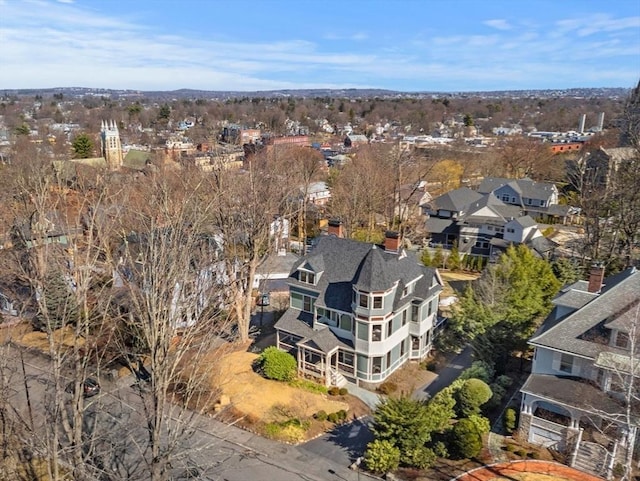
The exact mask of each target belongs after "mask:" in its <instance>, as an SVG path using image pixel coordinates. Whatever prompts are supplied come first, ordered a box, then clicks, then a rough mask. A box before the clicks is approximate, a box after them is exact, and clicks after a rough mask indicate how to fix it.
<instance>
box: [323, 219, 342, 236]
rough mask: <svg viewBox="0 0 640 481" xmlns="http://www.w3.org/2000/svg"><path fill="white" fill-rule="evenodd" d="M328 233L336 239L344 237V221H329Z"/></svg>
mask: <svg viewBox="0 0 640 481" xmlns="http://www.w3.org/2000/svg"><path fill="white" fill-rule="evenodd" d="M327 233H328V234H329V235H334V236H336V237H344V232H343V231H342V221H341V220H340V219H331V220H330V221H329V228H328V230H327Z"/></svg>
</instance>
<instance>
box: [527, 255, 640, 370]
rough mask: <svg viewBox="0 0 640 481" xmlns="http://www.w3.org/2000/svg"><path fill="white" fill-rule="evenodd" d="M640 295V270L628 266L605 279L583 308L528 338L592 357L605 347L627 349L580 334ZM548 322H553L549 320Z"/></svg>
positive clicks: (546, 345) (538, 342) (606, 349)
mask: <svg viewBox="0 0 640 481" xmlns="http://www.w3.org/2000/svg"><path fill="white" fill-rule="evenodd" d="M639 296H640V271H637V270H636V269H635V268H633V267H632V268H630V269H627V270H625V271H623V272H621V273H619V274H617V275H616V276H610V277H608V278H606V279H605V287H604V288H603V289H602V291H601V293H600V295H599V296H598V297H596V298H595V299H593V300H592V301H591V302H589V303H587V304H586V305H585V306H584V307H582V308H581V309H579V310H577V311H575V312H573V313H572V314H569V315H568V316H567V317H565V318H564V319H563V320H562V321H561V322H557V324H556V325H554V326H553V327H551V328H549V329H546V330H545V329H544V326H543V327H542V328H541V331H542V332H541V334H538V335H537V336H535V337H533V338H532V339H530V340H529V343H530V344H533V345H534V346H541V347H547V348H550V349H554V350H559V351H565V352H569V353H572V354H578V355H580V356H585V357H588V358H591V359H595V358H596V356H597V355H598V354H599V353H600V352H602V351H611V352H620V353H624V351H622V350H620V349H617V348H615V347H611V346H605V345H603V344H600V343H596V342H592V341H589V340H586V339H582V338H581V336H582V335H583V334H584V333H586V332H587V331H589V330H590V329H593V328H595V327H596V326H598V325H599V324H601V323H604V322H605V320H607V319H610V318H611V319H613V316H615V315H616V314H617V313H619V312H620V311H621V310H622V309H624V307H625V306H628V305H630V304H632V303H634V302H636V301H637V300H638V298H639ZM549 322H554V321H552V320H550V321H549Z"/></svg>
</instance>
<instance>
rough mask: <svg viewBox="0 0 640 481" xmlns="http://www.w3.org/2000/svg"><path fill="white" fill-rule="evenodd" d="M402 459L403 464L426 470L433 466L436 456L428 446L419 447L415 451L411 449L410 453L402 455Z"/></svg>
mask: <svg viewBox="0 0 640 481" xmlns="http://www.w3.org/2000/svg"><path fill="white" fill-rule="evenodd" d="M400 459H401V461H402V463H403V464H406V465H407V466H412V467H414V468H418V469H426V468H428V467H429V466H431V465H432V464H433V463H434V462H435V460H436V454H435V453H434V452H433V450H431V449H429V448H427V447H426V446H419V447H417V448H415V449H411V450H409V451H408V452H406V453H404V454H401V456H400Z"/></svg>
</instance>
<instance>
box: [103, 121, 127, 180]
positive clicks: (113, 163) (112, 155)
mask: <svg viewBox="0 0 640 481" xmlns="http://www.w3.org/2000/svg"><path fill="white" fill-rule="evenodd" d="M100 141H101V142H100V143H101V150H102V156H103V157H104V158H105V160H106V161H107V167H108V168H109V170H118V169H119V168H120V167H122V161H123V156H122V144H121V143H120V132H119V131H118V126H117V125H116V123H115V122H114V121H113V120H108V121H106V120H103V121H102V126H101V128H100Z"/></svg>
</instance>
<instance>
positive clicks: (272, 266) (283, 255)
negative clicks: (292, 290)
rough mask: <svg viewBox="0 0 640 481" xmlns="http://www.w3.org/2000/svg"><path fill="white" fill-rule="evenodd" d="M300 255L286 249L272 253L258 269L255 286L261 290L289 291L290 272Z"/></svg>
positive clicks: (254, 281) (254, 280)
mask: <svg viewBox="0 0 640 481" xmlns="http://www.w3.org/2000/svg"><path fill="white" fill-rule="evenodd" d="M298 259H300V256H298V255H296V254H294V253H292V252H286V251H284V252H283V251H280V252H278V254H270V255H269V256H268V257H267V258H266V259H265V261H264V262H263V263H262V264H260V265H259V266H258V268H257V269H256V275H255V277H254V279H253V288H254V289H257V290H258V291H260V292H288V291H289V285H288V284H287V279H289V273H290V272H291V269H292V268H293V265H294V264H295V263H296V262H297V261H298Z"/></svg>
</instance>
